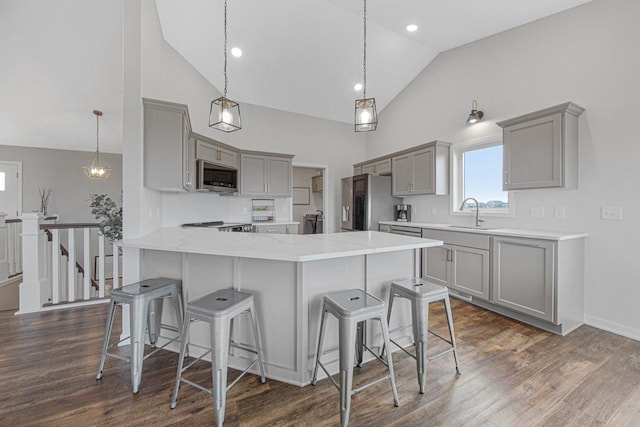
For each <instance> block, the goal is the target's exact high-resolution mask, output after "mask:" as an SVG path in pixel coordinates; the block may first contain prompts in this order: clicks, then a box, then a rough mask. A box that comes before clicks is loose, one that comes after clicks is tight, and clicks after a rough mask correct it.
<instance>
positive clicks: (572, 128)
mask: <svg viewBox="0 0 640 427" xmlns="http://www.w3.org/2000/svg"><path fill="white" fill-rule="evenodd" d="M583 111H584V108H582V107H580V106H578V105H576V104H573V103H571V102H567V103H564V104H560V105H557V106H555V107H550V108H546V109H544V110H540V111H536V112H533V113H530V114H526V115H523V116H520V117H516V118H513V119H510V120H505V121H502V122H499V123H497V124H498V126H500V127H502V128H503V144H504V149H503V156H504V158H503V169H504V170H503V178H504V179H503V183H502V188H503V190H505V191H508V190H523V189H533V188H553V187H561V188H577V186H578V117H579V116H580V114H581V113H582V112H583Z"/></svg>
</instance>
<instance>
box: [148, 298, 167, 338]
mask: <svg viewBox="0 0 640 427" xmlns="http://www.w3.org/2000/svg"><path fill="white" fill-rule="evenodd" d="M163 303H164V301H163V298H156V299H152V300H151V301H149V309H148V310H149V313H148V316H147V328H148V329H149V343H151V347H153V348H155V347H156V344H157V343H158V337H159V336H160V324H161V322H162V305H163Z"/></svg>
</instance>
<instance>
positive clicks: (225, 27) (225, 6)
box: [223, 0, 228, 98]
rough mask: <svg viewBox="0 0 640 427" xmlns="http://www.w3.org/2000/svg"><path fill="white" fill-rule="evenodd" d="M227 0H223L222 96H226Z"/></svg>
mask: <svg viewBox="0 0 640 427" xmlns="http://www.w3.org/2000/svg"><path fill="white" fill-rule="evenodd" d="M227 83H228V80H227V0H224V95H223V96H224V97H225V98H226V97H227Z"/></svg>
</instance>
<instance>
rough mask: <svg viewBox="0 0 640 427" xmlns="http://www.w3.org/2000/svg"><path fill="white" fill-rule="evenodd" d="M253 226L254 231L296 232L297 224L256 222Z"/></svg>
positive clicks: (272, 232) (273, 232)
mask: <svg viewBox="0 0 640 427" xmlns="http://www.w3.org/2000/svg"><path fill="white" fill-rule="evenodd" d="M254 227H255V232H256V233H271V234H298V225H297V224H258V225H255V226H254Z"/></svg>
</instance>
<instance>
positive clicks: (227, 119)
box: [209, 0, 242, 132]
mask: <svg viewBox="0 0 640 427" xmlns="http://www.w3.org/2000/svg"><path fill="white" fill-rule="evenodd" d="M227 84H228V79H227V0H224V93H223V95H222V96H221V97H220V98H218V99H214V100H213V101H211V111H210V112H209V127H212V128H216V129H218V130H221V131H223V132H233V131H235V130H238V129H242V122H241V121H240V105H239V104H238V103H237V102H235V101H232V100H230V99H229V98H227Z"/></svg>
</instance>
